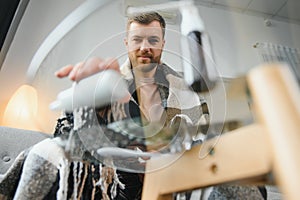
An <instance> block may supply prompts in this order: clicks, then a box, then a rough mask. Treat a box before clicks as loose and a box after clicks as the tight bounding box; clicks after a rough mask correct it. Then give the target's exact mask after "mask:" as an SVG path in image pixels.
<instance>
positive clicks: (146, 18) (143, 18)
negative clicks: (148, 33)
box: [127, 12, 166, 37]
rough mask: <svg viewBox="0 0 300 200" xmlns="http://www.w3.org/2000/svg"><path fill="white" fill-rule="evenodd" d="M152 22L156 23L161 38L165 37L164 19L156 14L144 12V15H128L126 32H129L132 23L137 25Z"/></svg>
mask: <svg viewBox="0 0 300 200" xmlns="http://www.w3.org/2000/svg"><path fill="white" fill-rule="evenodd" d="M153 21H158V22H159V24H160V26H161V28H162V34H163V37H164V36H165V29H166V22H165V20H164V18H163V17H162V16H161V15H160V14H158V13H157V12H146V13H138V14H134V15H129V16H128V19H127V31H128V30H129V26H130V24H131V23H132V22H137V23H139V24H146V25H147V24H150V23H151V22H153Z"/></svg>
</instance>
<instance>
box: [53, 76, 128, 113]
mask: <svg viewBox="0 0 300 200" xmlns="http://www.w3.org/2000/svg"><path fill="white" fill-rule="evenodd" d="M128 94H129V93H128V86H127V83H126V81H125V80H124V79H123V77H122V75H121V74H120V73H118V72H117V71H115V70H105V71H102V72H99V73H97V74H94V75H92V76H90V77H88V78H85V79H83V80H81V81H80V82H76V83H74V84H73V85H72V87H71V88H69V89H66V90H64V91H62V92H60V93H59V94H58V95H57V99H56V101H54V102H53V103H51V104H50V109H51V110H65V111H73V110H74V109H75V108H78V107H83V106H90V107H92V106H94V107H101V106H105V105H109V104H111V103H113V102H116V101H118V100H120V99H122V98H125V97H127V96H128Z"/></svg>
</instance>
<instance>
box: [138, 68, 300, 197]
mask: <svg viewBox="0 0 300 200" xmlns="http://www.w3.org/2000/svg"><path fill="white" fill-rule="evenodd" d="M247 80H248V85H249V89H250V92H251V96H252V98H253V102H254V108H255V116H256V120H257V122H256V123H255V124H253V125H249V126H246V127H242V128H239V129H237V130H234V131H231V132H229V133H226V134H225V135H222V136H220V137H219V138H215V139H212V140H208V141H206V142H205V143H204V144H202V145H201V146H196V147H194V148H193V149H192V150H191V151H188V152H185V153H184V154H183V155H181V156H180V157H179V158H178V156H177V157H176V155H169V156H163V157H161V158H155V159H152V160H150V161H149V162H148V163H147V166H146V169H147V171H148V172H147V173H146V174H145V180H144V188H143V195H142V199H143V200H153V199H159V200H167V199H172V193H174V192H180V191H186V190H191V189H196V188H201V187H206V186H211V185H216V184H221V183H226V182H230V181H242V180H245V179H246V180H247V179H248V180H251V178H257V177H259V176H263V177H266V176H265V175H266V174H268V173H270V172H272V173H274V175H275V178H276V183H277V184H278V185H279V187H280V188H281V191H283V193H284V195H285V197H287V199H292V200H293V199H298V198H299V197H298V196H299V191H298V190H299V188H300V172H299V169H300V156H299V155H300V109H299V104H298V102H300V95H299V88H298V86H297V83H296V81H295V78H294V77H293V76H292V74H291V73H290V71H289V70H288V68H287V67H285V66H282V65H276V64H272V65H265V66H260V67H257V68H255V69H253V70H252V71H251V72H250V73H249V74H248V76H247ZM215 140H219V141H218V142H217V143H216V141H215ZM215 144H216V145H215ZM212 149H213V153H210V154H208V156H206V157H204V158H202V159H199V152H200V151H204V152H210V151H211V150H212ZM175 158H176V161H174V162H170V161H171V160H172V159H175ZM167 162H170V164H169V165H167V166H165V167H164V168H162V169H159V168H160V166H162V163H167ZM249 183H251V182H249Z"/></svg>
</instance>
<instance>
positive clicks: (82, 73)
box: [55, 57, 120, 81]
mask: <svg viewBox="0 0 300 200" xmlns="http://www.w3.org/2000/svg"><path fill="white" fill-rule="evenodd" d="M107 69H113V70H116V71H118V72H120V67H119V63H118V61H117V59H114V58H108V59H105V60H103V59H100V58H96V57H94V58H90V59H88V60H87V61H86V62H85V63H83V62H80V63H77V64H76V65H67V66H65V67H62V68H61V69H59V70H58V71H56V72H55V75H56V76H57V77H58V78H63V77H67V76H68V77H69V79H70V80H72V81H80V80H82V79H84V78H86V77H88V76H91V75H93V74H96V73H98V72H100V71H103V70H107Z"/></svg>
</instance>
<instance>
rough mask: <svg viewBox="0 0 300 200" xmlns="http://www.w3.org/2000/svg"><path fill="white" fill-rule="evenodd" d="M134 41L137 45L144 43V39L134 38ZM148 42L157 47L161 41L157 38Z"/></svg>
mask: <svg viewBox="0 0 300 200" xmlns="http://www.w3.org/2000/svg"><path fill="white" fill-rule="evenodd" d="M132 41H134V42H135V43H141V42H143V38H132ZM148 42H149V44H151V45H155V44H157V43H158V42H159V39H157V38H148Z"/></svg>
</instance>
